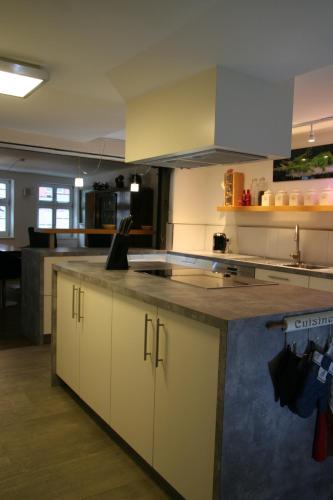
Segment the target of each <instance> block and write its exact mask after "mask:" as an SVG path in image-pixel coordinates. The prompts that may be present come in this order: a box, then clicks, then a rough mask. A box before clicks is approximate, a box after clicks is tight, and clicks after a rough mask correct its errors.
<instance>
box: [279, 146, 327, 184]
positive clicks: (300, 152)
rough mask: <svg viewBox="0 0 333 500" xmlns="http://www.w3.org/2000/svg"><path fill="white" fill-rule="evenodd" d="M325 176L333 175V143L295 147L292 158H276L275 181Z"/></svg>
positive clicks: (321, 177)
mask: <svg viewBox="0 0 333 500" xmlns="http://www.w3.org/2000/svg"><path fill="white" fill-rule="evenodd" d="M325 177H333V144H327V145H325V146H311V147H309V148H304V149H293V150H292V151H291V156H290V158H284V159H283V160H274V165H273V181H274V182H279V181H299V180H307V179H323V178H325Z"/></svg>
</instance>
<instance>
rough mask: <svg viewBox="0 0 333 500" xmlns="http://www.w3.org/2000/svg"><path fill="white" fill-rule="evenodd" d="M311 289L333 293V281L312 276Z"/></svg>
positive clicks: (310, 280)
mask: <svg viewBox="0 0 333 500" xmlns="http://www.w3.org/2000/svg"><path fill="white" fill-rule="evenodd" d="M309 288H314V289H316V290H323V291H324V292H333V279H326V278H319V277H317V276H310V279H309Z"/></svg>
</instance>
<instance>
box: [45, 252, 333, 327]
mask: <svg viewBox="0 0 333 500" xmlns="http://www.w3.org/2000/svg"><path fill="white" fill-rule="evenodd" d="M175 266H176V267H177V265H175V264H170V263H166V262H161V263H158V265H157V263H156V261H155V262H146V263H144V262H133V263H132V264H131V268H130V269H129V270H128V271H106V270H105V269H104V266H103V264H102V263H88V262H77V263H74V262H72V263H68V262H66V263H63V264H57V265H54V266H53V269H54V270H55V271H61V272H63V273H66V274H68V275H70V276H72V277H73V278H75V279H77V280H82V281H83V282H87V283H91V284H93V285H97V286H100V287H102V288H104V289H109V290H113V291H115V292H119V293H121V294H123V295H127V296H130V297H133V298H136V299H138V300H142V301H144V302H147V303H150V304H153V305H156V306H160V307H162V308H163V309H167V310H171V311H174V312H176V313H180V314H183V315H184V316H187V317H189V318H192V319H195V320H197V321H202V322H204V323H207V324H210V325H212V326H216V327H218V328H221V327H223V326H225V324H226V322H228V321H232V320H239V319H248V318H256V317H260V316H272V315H278V314H286V315H292V314H294V313H305V312H314V311H318V310H327V309H330V308H333V294H331V293H327V292H321V291H317V290H311V289H307V288H299V287H294V286H291V285H281V284H276V285H270V284H267V285H264V286H254V287H240V288H224V289H211V290H207V289H202V288H199V287H195V286H191V285H185V284H181V283H176V282H173V281H171V280H168V279H164V278H160V277H157V276H151V275H149V274H143V273H136V272H135V271H134V269H148V268H165V267H175Z"/></svg>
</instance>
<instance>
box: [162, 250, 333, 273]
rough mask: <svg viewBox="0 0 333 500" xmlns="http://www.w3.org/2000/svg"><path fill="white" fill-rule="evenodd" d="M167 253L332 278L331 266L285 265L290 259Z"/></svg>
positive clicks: (204, 253) (178, 252) (210, 253)
mask: <svg viewBox="0 0 333 500" xmlns="http://www.w3.org/2000/svg"><path fill="white" fill-rule="evenodd" d="M168 254H170V255H181V256H185V257H189V258H193V259H204V260H214V261H217V262H222V263H226V264H240V265H246V266H248V267H257V268H262V269H270V270H271V271H281V272H284V273H293V274H303V275H306V276H315V277H317V278H327V279H333V266H332V267H329V266H327V267H324V266H322V269H304V268H297V267H288V266H286V264H289V263H290V260H281V259H271V258H268V257H260V256H258V255H242V254H233V253H230V254H229V253H220V252H204V251H198V250H195V251H182V250H169V251H168Z"/></svg>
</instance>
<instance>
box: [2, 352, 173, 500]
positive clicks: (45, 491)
mask: <svg viewBox="0 0 333 500" xmlns="http://www.w3.org/2000/svg"><path fill="white" fill-rule="evenodd" d="M166 498H171V496H169V495H167V494H166V493H165V492H164V491H162V490H161V489H160V487H159V486H158V485H157V484H156V483H155V482H154V481H153V480H152V479H151V478H150V476H149V475H148V474H147V473H146V471H144V470H143V469H142V468H141V467H140V466H139V465H138V464H137V463H136V462H135V461H134V459H133V458H132V457H131V456H130V455H129V454H128V453H127V452H125V451H124V450H123V449H122V448H121V447H120V446H119V445H118V444H117V443H116V442H115V441H114V440H112V439H111V438H110V436H109V435H108V433H107V432H105V430H104V429H103V428H102V427H101V426H99V425H98V423H97V422H96V421H95V420H94V419H92V418H91V416H90V415H88V414H87V412H86V411H85V410H84V409H83V408H81V407H80V406H79V405H78V404H77V402H76V401H74V399H73V398H72V397H71V395H70V394H69V393H68V392H67V391H66V390H64V388H63V387H61V386H58V387H51V385H50V346H48V345H44V346H28V347H21V348H12V349H7V350H1V351H0V499H3V500H53V499H58V500H72V499H82V500H83V499H91V500H107V499H110V500H111V499H112V500H131V499H135V500H153V499H154V500H155V499H156V500H159V499H166Z"/></svg>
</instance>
